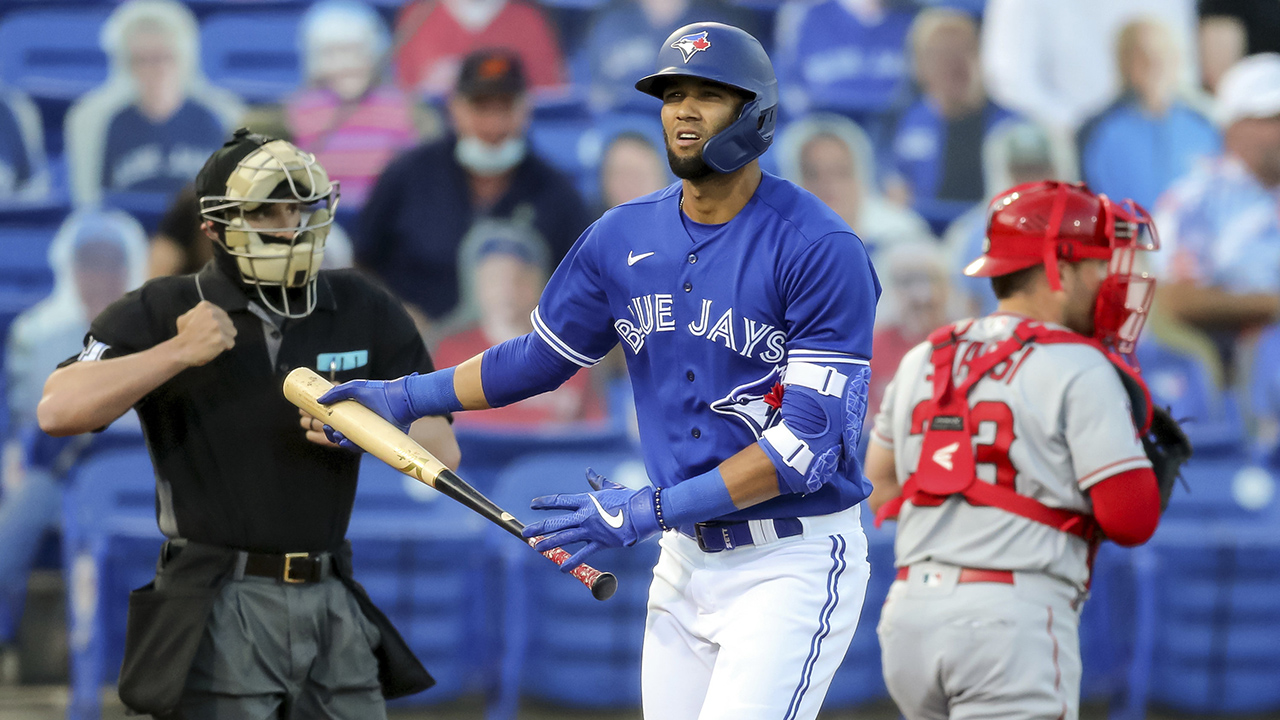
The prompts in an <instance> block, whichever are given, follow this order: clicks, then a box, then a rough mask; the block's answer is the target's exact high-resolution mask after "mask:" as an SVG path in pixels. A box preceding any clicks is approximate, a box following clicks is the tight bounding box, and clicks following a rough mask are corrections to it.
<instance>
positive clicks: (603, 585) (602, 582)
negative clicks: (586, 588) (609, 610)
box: [591, 572, 618, 600]
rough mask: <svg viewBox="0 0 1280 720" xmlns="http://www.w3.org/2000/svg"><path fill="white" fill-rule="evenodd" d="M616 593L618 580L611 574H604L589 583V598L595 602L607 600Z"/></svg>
mask: <svg viewBox="0 0 1280 720" xmlns="http://www.w3.org/2000/svg"><path fill="white" fill-rule="evenodd" d="M617 591H618V578H617V577H615V576H614V574H613V573H609V572H604V573H600V576H599V577H597V578H596V579H595V582H593V583H591V596H592V597H594V598H595V599H597V600H608V599H609V598H611V597H613V594H614V593H615V592H617Z"/></svg>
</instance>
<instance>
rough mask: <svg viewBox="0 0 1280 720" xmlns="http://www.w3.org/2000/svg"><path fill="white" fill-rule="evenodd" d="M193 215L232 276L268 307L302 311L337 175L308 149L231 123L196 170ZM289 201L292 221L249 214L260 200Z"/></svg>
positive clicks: (310, 297)
mask: <svg viewBox="0 0 1280 720" xmlns="http://www.w3.org/2000/svg"><path fill="white" fill-rule="evenodd" d="M196 193H197V194H198V195H199V197H200V215H201V217H203V218H204V219H206V220H210V221H212V222H213V223H214V227H215V228H216V229H217V236H218V244H219V245H220V246H221V248H222V249H223V250H225V251H226V253H227V254H228V255H230V256H231V257H232V258H234V259H235V265H236V267H237V269H238V270H239V271H240V280H241V281H242V282H243V283H245V284H246V285H250V286H253V287H254V288H255V289H256V290H257V293H258V298H259V299H260V300H261V301H262V302H263V304H264V305H266V307H267V308H268V309H270V310H271V311H272V312H274V313H276V314H278V315H281V316H283V317H287V318H302V317H306V316H307V315H309V314H311V311H312V310H314V309H315V306H316V275H317V273H319V272H320V265H321V263H322V262H323V260H324V243H325V238H326V237H328V235H329V226H330V225H331V224H332V223H333V213H334V210H335V209H336V208H337V205H338V183H337V182H330V180H329V175H328V173H326V172H325V170H324V168H323V167H321V166H320V163H318V162H316V159H315V156H314V155H312V154H311V153H308V152H304V151H302V150H300V149H298V148H297V147H295V146H294V145H292V144H291V143H289V142H287V141H284V140H277V139H274V138H269V137H265V136H262V135H257V134H254V133H250V132H249V131H248V130H245V129H241V130H237V131H236V133H235V136H234V137H233V138H232V139H231V141H229V142H228V143H227V144H226V145H224V146H222V148H221V149H220V150H218V151H217V152H215V153H214V154H213V156H211V157H210V158H209V160H208V161H207V162H206V163H205V165H204V168H202V169H201V171H200V174H199V175H198V176H197V177H196ZM273 204H275V205H296V206H298V207H299V209H300V210H301V218H300V220H299V222H298V224H297V225H296V226H293V227H265V226H263V221H260V220H259V221H252V220H253V216H254V215H257V214H260V213H261V211H262V210H263V208H264V206H267V205H273Z"/></svg>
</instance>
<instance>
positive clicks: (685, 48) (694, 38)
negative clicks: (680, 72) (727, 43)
mask: <svg viewBox="0 0 1280 720" xmlns="http://www.w3.org/2000/svg"><path fill="white" fill-rule="evenodd" d="M671 47H673V48H675V49H677V50H679V51H680V54H681V55H683V56H684V61H685V62H689V58H692V57H693V56H694V55H697V54H698V53H700V52H702V51H703V50H707V49H709V48H710V47H711V41H710V40H708V39H707V31H706V30H703V31H702V32H700V33H694V34H692V35H685V36H684V37H682V38H680V39H679V40H677V41H675V42H673V43H671Z"/></svg>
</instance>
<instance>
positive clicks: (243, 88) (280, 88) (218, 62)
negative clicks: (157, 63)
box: [200, 10, 302, 103]
mask: <svg viewBox="0 0 1280 720" xmlns="http://www.w3.org/2000/svg"><path fill="white" fill-rule="evenodd" d="M300 16H301V15H300V12H297V11H292V12H291V11H257V12H255V11H252V10H243V11H239V12H226V13H219V14H217V15H211V16H210V17H209V18H208V19H206V20H205V21H204V22H203V23H201V25H200V57H201V61H202V63H203V66H204V72H205V75H207V76H208V77H209V80H210V82H212V83H213V84H214V85H217V86H219V87H222V88H225V89H227V90H230V91H232V92H234V93H236V94H238V95H239V96H240V97H242V98H244V100H245V101H246V102H250V103H276V102H280V101H281V100H282V99H283V98H284V97H285V96H286V95H288V94H289V93H291V92H293V91H294V90H296V89H297V88H298V86H299V84H300V83H301V81H302V70H301V66H300V62H301V61H300V58H299V57H298V45H297V34H298V21H299V18H300Z"/></svg>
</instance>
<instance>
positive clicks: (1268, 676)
mask: <svg viewBox="0 0 1280 720" xmlns="http://www.w3.org/2000/svg"><path fill="white" fill-rule="evenodd" d="M1153 548H1154V550H1155V552H1156V553H1157V556H1158V559H1159V565H1158V571H1157V582H1156V587H1157V604H1156V608H1157V618H1156V623H1155V627H1156V640H1155V646H1154V652H1153V655H1152V674H1151V698H1150V699H1151V701H1152V703H1153V704H1157V705H1160V706H1164V707H1168V708H1171V709H1174V710H1177V711H1179V712H1184V713H1212V714H1215V715H1221V714H1226V713H1275V712H1277V711H1280V682H1277V678H1280V643H1277V642H1276V638H1277V637H1280V533H1277V532H1276V525H1275V523H1268V524H1249V523H1215V524H1205V523H1181V524H1179V523H1166V524H1164V525H1163V526H1162V527H1161V529H1160V530H1159V532H1157V534H1156V537H1155V539H1154V540H1153Z"/></svg>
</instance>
